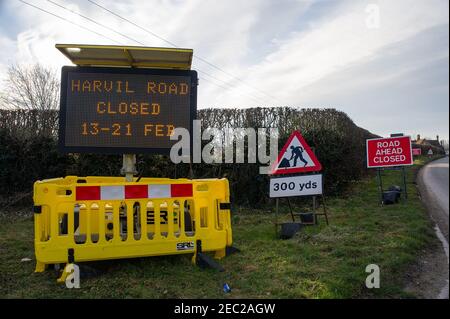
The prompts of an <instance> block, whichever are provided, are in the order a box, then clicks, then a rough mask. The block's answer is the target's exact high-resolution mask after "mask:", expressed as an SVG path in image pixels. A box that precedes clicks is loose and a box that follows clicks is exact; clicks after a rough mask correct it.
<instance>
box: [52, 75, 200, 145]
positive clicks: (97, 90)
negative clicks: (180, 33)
mask: <svg viewBox="0 0 450 319" xmlns="http://www.w3.org/2000/svg"><path fill="white" fill-rule="evenodd" d="M197 83H198V80H197V73H196V72H195V71H183V70H164V69H160V70H158V69H132V68H111V67H109V68H100V67H63V68H62V75H61V105H60V123H59V148H60V150H61V151H63V152H80V153H115V154H122V153H160V154H167V153H169V151H170V148H171V147H172V145H173V144H174V143H176V141H171V140H170V136H171V134H172V133H173V130H174V129H175V128H177V127H182V128H185V129H187V130H189V131H192V121H193V120H194V119H195V114H196V111H197V105H196V103H197ZM191 136H192V134H191Z"/></svg>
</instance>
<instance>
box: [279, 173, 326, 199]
mask: <svg viewBox="0 0 450 319" xmlns="http://www.w3.org/2000/svg"><path fill="white" fill-rule="evenodd" d="M322 188H323V187H322V174H314V175H302V176H294V177H283V178H272V179H271V180H270V197H290V196H310V195H320V194H322Z"/></svg>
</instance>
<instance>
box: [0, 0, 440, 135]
mask: <svg viewBox="0 0 450 319" xmlns="http://www.w3.org/2000/svg"><path fill="white" fill-rule="evenodd" d="M24 1H26V2H28V3H30V4H32V5H34V6H36V7H39V8H42V9H44V10H46V11H48V12H51V13H53V14H56V15H58V16H60V17H63V18H65V19H67V20H70V21H72V22H74V23H75V24H78V25H82V26H83V27H85V28H87V29H90V30H91V31H89V30H86V29H83V28H80V27H79V26H76V25H74V24H71V23H70V22H67V21H63V20H61V19H59V18H57V17H55V16H52V15H50V14H49V13H45V12H42V11H39V10H38V9H36V8H34V7H31V6H29V5H27V4H25V3H23V2H21V1H19V0H0V78H4V77H5V73H6V69H7V67H8V65H9V64H11V63H20V64H31V63H34V62H41V63H43V64H45V65H49V66H51V67H54V68H55V69H59V68H60V67H61V66H62V65H68V64H70V61H68V60H67V59H66V58H65V57H64V56H63V55H61V54H60V53H59V51H57V50H56V49H55V48H54V45H55V43H82V44H126V45H139V43H138V42H141V43H144V44H145V45H146V46H170V45H169V44H168V43H167V42H164V41H163V40H162V39H165V40H168V41H170V42H171V43H174V44H176V45H177V46H179V47H185V48H193V49H194V54H195V55H196V56H198V57H200V58H201V59H194V61H193V69H195V70H198V71H199V78H200V87H199V99H198V106H199V108H204V107H254V106H297V107H332V108H336V109H339V110H342V111H344V112H346V113H347V114H348V115H349V116H350V117H351V118H352V119H353V120H354V121H355V123H356V124H357V125H359V126H362V127H364V128H367V129H369V130H371V131H372V132H374V133H377V134H380V135H388V134H389V133H392V132H404V133H407V134H411V135H414V136H415V135H416V134H417V133H421V134H422V136H430V137H434V136H435V135H436V134H440V135H441V136H442V137H443V138H446V139H448V135H449V79H448V78H449V13H448V11H449V1H448V0H387V1H382V0H369V1H363V0H349V1H345V0H342V1H341V0H315V1H313V0H311V1H309V0H245V1H243V0H208V1H206V0H189V1H188V0H186V1H182V0H146V1H141V0H128V1H125V0H123V1H112V0H92V1H91V2H90V1H88V0H51V1H46V0H24ZM51 2H53V3H51ZM92 2H95V3H97V4H99V5H102V6H105V7H107V8H108V9H109V10H110V11H112V12H114V13H116V14H117V15H119V16H121V17H123V18H126V19H128V20H130V21H132V22H133V23H135V24H137V25H138V26H140V27H141V28H144V29H146V30H147V31H148V32H145V31H143V30H142V29H140V28H138V27H136V26H134V25H132V24H131V23H129V22H127V21H125V20H123V19H120V18H119V17H118V16H115V15H113V14H112V13H111V12H107V11H105V10H103V9H102V8H100V7H99V6H96V5H95V4H94V3H92ZM55 3H56V4H59V5H60V6H63V7H65V8H67V9H68V10H72V11H75V12H78V13H80V14H82V15H85V16H87V17H89V18H91V19H95V21H97V22H99V23H101V24H104V25H107V26H108V27H109V28H103V27H101V26H99V25H96V24H94V23H92V22H90V21H88V20H86V19H83V18H82V17H80V16H78V15H76V14H74V13H71V12H70V11H68V10H64V9H63V8H61V7H58V6H57V5H55ZM114 31H116V32H120V33H122V34H123V35H126V36H127V37H128V38H127V37H124V36H122V35H119V34H118V33H116V32H114ZM152 33H153V34H152ZM155 35H157V36H155ZM130 38H131V39H130ZM161 38H162V39H161ZM132 39H134V40H136V41H138V42H136V41H133V40H132ZM113 41H114V42H113ZM202 59H204V60H206V61H208V62H210V63H211V64H213V65H214V66H215V67H213V66H211V65H210V64H207V63H205V62H203V61H202Z"/></svg>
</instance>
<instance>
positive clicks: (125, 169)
mask: <svg viewBox="0 0 450 319" xmlns="http://www.w3.org/2000/svg"><path fill="white" fill-rule="evenodd" d="M120 173H121V174H122V175H125V181H127V182H132V181H133V176H134V175H135V174H137V170H136V154H123V157H122V169H121V170H120Z"/></svg>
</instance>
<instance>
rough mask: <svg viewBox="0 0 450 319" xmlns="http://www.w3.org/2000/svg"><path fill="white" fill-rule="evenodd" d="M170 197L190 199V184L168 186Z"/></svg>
mask: <svg viewBox="0 0 450 319" xmlns="http://www.w3.org/2000/svg"><path fill="white" fill-rule="evenodd" d="M170 191H171V195H172V197H192V184H172V185H170Z"/></svg>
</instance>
